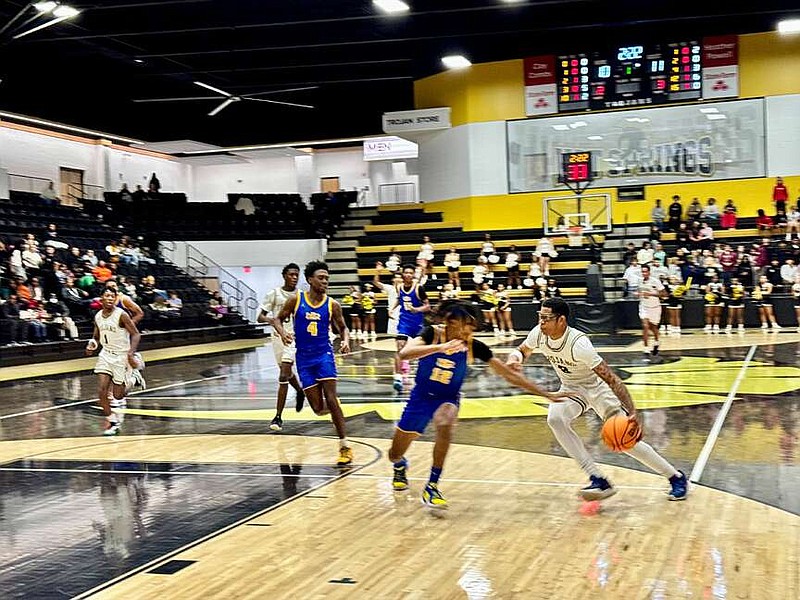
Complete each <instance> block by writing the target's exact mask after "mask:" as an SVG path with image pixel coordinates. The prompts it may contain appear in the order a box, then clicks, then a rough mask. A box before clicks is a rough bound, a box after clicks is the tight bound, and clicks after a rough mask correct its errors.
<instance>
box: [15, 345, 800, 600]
mask: <svg viewBox="0 0 800 600" xmlns="http://www.w3.org/2000/svg"><path fill="white" fill-rule="evenodd" d="M518 341H519V340H516V341H508V340H507V341H494V340H493V347H494V348H495V351H496V352H497V353H498V354H500V355H502V354H503V353H504V352H508V351H509V350H510V349H511V348H513V346H514V344H515V343H516V342H518ZM594 341H595V343H596V345H597V346H598V348H599V350H600V352H601V353H602V354H603V355H604V356H605V357H606V358H607V360H608V361H609V363H610V364H611V365H612V366H613V367H614V368H615V369H616V370H617V372H618V373H619V374H620V375H621V376H622V377H623V378H624V379H625V381H626V383H627V384H628V386H629V388H630V389H631V392H632V394H633V396H634V398H635V400H636V402H637V404H638V406H639V407H640V408H641V409H642V410H643V415H644V420H645V428H646V431H647V439H648V441H650V442H651V443H652V444H653V445H654V446H655V447H656V448H657V449H658V450H659V451H660V452H661V453H662V454H663V455H664V456H665V457H666V458H667V459H668V460H670V461H672V462H673V463H675V464H676V465H677V466H678V467H679V468H681V469H683V470H685V471H686V472H687V473H688V472H691V471H692V470H693V469H697V468H698V457H700V456H701V455H703V453H704V452H703V449H704V446H705V445H706V442H707V439H708V437H709V433H710V432H711V431H712V429H713V428H714V424H715V422H716V421H717V417H718V416H719V414H720V410H721V408H722V407H723V406H725V401H726V399H728V397H729V396H731V400H732V402H730V403H729V404H730V406H729V407H728V408H729V412H728V413H727V416H726V418H725V419H724V421H723V422H722V427H721V429H720V430H719V435H718V437H717V438H716V443H715V444H714V445H713V448H711V449H710V452H708V453H706V456H705V457H704V458H703V461H705V462H704V464H705V466H704V468H702V473H701V474H700V477H699V482H698V483H696V484H695V485H694V486H693V488H692V492H691V494H690V497H689V499H688V500H687V501H686V502H683V503H673V502H668V501H667V500H666V495H665V492H666V489H667V485H666V481H665V480H664V479H662V478H661V477H659V476H657V475H653V474H651V473H649V472H645V471H644V470H643V469H642V467H641V466H640V465H639V464H638V463H636V462H634V461H632V460H631V459H629V458H628V457H626V456H623V455H618V454H614V453H612V452H610V451H608V450H606V449H605V448H604V447H603V445H602V443H601V442H600V441H599V425H600V423H599V421H598V420H597V419H596V418H595V417H594V416H593V415H587V416H584V417H581V418H579V419H578V420H577V421H576V423H575V428H576V431H577V432H578V433H579V435H581V436H582V437H583V439H584V440H585V441H586V443H587V446H588V447H589V448H590V449H591V451H592V452H593V453H594V454H595V455H596V456H597V457H598V460H599V461H601V462H602V463H604V464H606V465H608V469H609V472H610V473H611V475H612V478H613V480H614V482H615V484H617V485H618V486H619V487H620V492H619V493H618V494H617V495H616V496H614V497H613V498H611V499H609V500H607V501H604V502H603V503H602V505H601V506H600V507H599V510H597V509H598V507H597V506H596V505H592V504H586V503H583V502H581V501H579V500H578V499H577V498H576V496H575V491H576V490H577V489H578V487H580V486H582V485H585V482H584V476H583V474H582V472H581V471H580V469H579V468H578V467H577V465H575V464H574V463H573V462H572V461H571V460H570V459H568V458H566V457H565V455H564V453H563V451H562V450H561V449H560V447H559V446H558V444H557V443H556V442H555V440H554V438H553V436H552V434H551V432H550V430H549V428H548V427H547V424H546V420H545V415H546V406H544V405H543V404H541V403H538V402H536V401H535V399H534V398H532V397H530V396H527V395H524V394H517V392H516V391H514V390H513V389H511V388H509V387H508V386H507V385H505V383H504V382H503V381H502V380H501V379H499V378H497V377H496V376H494V375H491V374H490V373H488V372H487V371H486V370H485V369H484V368H483V367H482V366H480V365H476V366H475V367H474V369H473V371H472V372H471V374H470V376H469V379H468V381H467V384H466V385H465V389H464V391H465V394H466V399H465V401H464V404H463V407H462V412H461V421H460V423H459V426H458V428H457V430H456V437H455V442H456V445H454V447H453V448H452V449H451V452H450V455H449V456H448V462H447V464H446V467H445V471H444V474H443V478H442V484H441V487H442V490H443V491H444V492H445V494H446V495H447V497H448V500H449V501H450V508H449V510H448V511H446V513H445V514H440V513H431V512H430V511H429V510H427V509H425V507H423V506H422V505H421V504H420V502H419V494H420V492H421V489H422V486H423V485H424V481H425V478H426V476H427V470H428V468H429V465H430V454H431V443H430V442H431V440H432V436H431V434H430V432H429V433H427V434H426V435H425V436H423V437H422V438H421V439H420V441H418V442H415V444H414V445H412V448H411V451H410V452H409V459H410V461H411V469H410V475H411V477H412V480H411V489H410V490H409V491H407V492H402V493H397V492H393V491H392V489H391V483H390V475H391V468H390V465H389V463H388V461H387V459H386V451H387V449H388V445H389V438H390V437H391V435H392V432H393V423H394V420H395V419H396V418H397V416H398V415H399V413H400V411H401V410H402V406H403V399H404V398H405V397H407V392H408V390H406V391H405V392H404V393H403V394H402V395H401V396H399V397H398V396H395V395H394V393H393V392H392V391H391V369H390V362H389V361H390V358H391V349H392V346H393V344H392V342H391V341H390V340H379V341H378V342H376V343H369V344H365V345H362V346H357V347H356V348H354V350H355V353H354V354H353V355H351V356H349V357H343V358H342V359H341V361H340V365H339V369H340V375H341V380H340V396H341V398H342V403H343V406H344V410H345V415H346V416H347V424H348V429H349V435H350V436H351V438H352V439H353V440H354V450H355V463H354V465H353V466H352V467H351V468H348V469H344V470H342V469H337V468H336V467H334V465H333V462H334V460H335V455H336V442H335V440H334V439H333V438H332V437H331V434H332V427H331V425H330V423H329V421H328V420H327V419H326V418H318V417H315V416H314V415H313V414H312V413H311V412H310V411H309V410H308V408H305V409H304V410H303V411H302V412H300V413H295V412H294V409H293V405H294V401H293V397H292V396H290V401H289V403H288V407H287V409H286V411H285V413H284V419H285V422H284V431H283V432H282V433H280V434H275V433H270V432H269V429H268V425H269V421H270V419H271V418H272V416H273V415H274V405H275V400H274V394H275V390H276V383H275V366H274V359H273V357H272V352H271V349H270V348H268V347H263V348H259V349H255V350H243V351H241V352H233V353H226V354H220V355H215V354H213V352H212V353H210V354H204V355H201V356H190V357H185V358H176V357H175V356H174V355H169V356H167V357H166V358H165V359H164V360H163V361H153V362H151V363H150V364H149V366H148V370H147V376H148V384H149V387H148V390H146V391H145V392H143V393H136V394H134V395H132V396H131V398H130V401H129V409H128V413H127V415H126V420H125V425H124V429H123V435H121V436H118V437H116V438H112V439H104V438H102V437H100V436H99V435H98V434H99V425H100V423H99V417H98V412H97V409H96V407H95V406H94V404H95V403H94V400H93V398H92V396H93V394H94V387H95V382H94V377H93V376H92V375H91V373H90V372H88V371H80V372H77V373H64V374H60V375H59V374H52V373H51V372H48V373H47V374H46V376H45V374H42V375H40V376H39V377H40V378H38V379H37V378H35V377H36V374H35V373H31V375H32V376H33V377H29V378H26V379H19V380H16V381H14V382H8V383H5V384H2V387H0V540H2V543H0V596H2V597H9V598H15V597H20V598H26V597H29V598H39V597H41V598H67V597H109V598H122V597H125V598H131V597H133V598H156V597H157V598H200V597H207V598H265V597H269V598H283V597H286V598H289V597H291V598H338V597H342V598H344V597H347V598H470V599H472V598H555V599H561V598H564V599H579V598H597V597H604V598H605V597H608V598H618V597H620V596H622V595H626V596H629V597H632V598H706V597H708V598H754V599H761V598H776V599H779V598H780V599H783V598H796V597H797V596H798V590H800V466H798V465H800V460H798V454H800V451H798V442H799V441H800V419H798V417H800V399H799V398H798V390H800V359H798V353H799V351H800V336H798V335H797V334H796V333H793V332H789V331H785V332H781V333H778V334H775V333H769V334H762V333H761V332H760V331H759V332H749V333H747V334H745V335H742V336H739V335H738V334H735V335H732V336H727V335H724V334H722V335H703V334H691V335H683V336H681V337H680V338H674V337H670V338H667V339H666V340H665V343H664V344H663V347H664V352H663V357H662V358H661V359H660V360H657V361H646V360H644V358H643V356H642V354H641V348H640V344H639V342H638V339H637V338H636V336H635V335H634V334H633V332H630V333H628V334H622V335H619V336H613V337H612V336H599V337H596V338H594ZM64 370H69V369H68V367H67V366H65V368H64ZM526 374H527V375H528V376H530V377H532V378H535V379H537V380H540V381H542V382H544V383H546V384H547V385H550V386H553V385H555V375H554V373H553V372H552V370H551V368H550V367H549V365H547V364H546V363H545V362H544V361H542V360H541V357H534V359H532V360H531V361H530V363H529V365H528V366H527V367H526ZM0 379H2V373H0ZM734 388H735V393H734V394H731V390H732V389H734Z"/></svg>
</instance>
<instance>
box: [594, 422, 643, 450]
mask: <svg viewBox="0 0 800 600" xmlns="http://www.w3.org/2000/svg"><path fill="white" fill-rule="evenodd" d="M641 438H642V430H641V429H640V428H639V425H637V424H636V422H635V421H631V420H630V419H629V418H628V417H627V416H625V415H616V416H614V417H611V418H610V419H608V420H607V421H606V422H605V423H603V442H605V444H606V446H608V447H609V448H611V449H612V450H613V451H614V452H625V451H626V450H630V449H631V448H633V447H634V446H635V445H636V442H638V441H639V440H640V439H641Z"/></svg>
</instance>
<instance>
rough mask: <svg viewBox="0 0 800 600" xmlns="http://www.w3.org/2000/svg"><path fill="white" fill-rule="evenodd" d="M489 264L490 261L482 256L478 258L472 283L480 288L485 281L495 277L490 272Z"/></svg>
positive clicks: (473, 271)
mask: <svg viewBox="0 0 800 600" xmlns="http://www.w3.org/2000/svg"><path fill="white" fill-rule="evenodd" d="M488 264H489V261H488V259H487V258H486V257H485V256H483V255H481V256H479V257H478V264H477V265H475V268H473V269H472V281H474V282H475V283H476V284H477V285H478V286H479V287H480V285H481V284H482V283H483V281H484V279H491V278H492V277H494V275H493V274H492V272H491V271H490V270H489V267H488Z"/></svg>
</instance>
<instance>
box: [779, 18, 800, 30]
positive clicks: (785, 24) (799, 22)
mask: <svg viewBox="0 0 800 600" xmlns="http://www.w3.org/2000/svg"><path fill="white" fill-rule="evenodd" d="M778 33H800V19H784V20H783V21H778Z"/></svg>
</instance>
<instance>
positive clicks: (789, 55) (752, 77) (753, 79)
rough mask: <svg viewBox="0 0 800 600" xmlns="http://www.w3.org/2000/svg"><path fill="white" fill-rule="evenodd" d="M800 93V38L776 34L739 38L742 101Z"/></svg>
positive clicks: (757, 34) (740, 93) (756, 34)
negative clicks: (744, 99)
mask: <svg viewBox="0 0 800 600" xmlns="http://www.w3.org/2000/svg"><path fill="white" fill-rule="evenodd" d="M798 93H800V35H796V34H795V35H781V34H779V33H775V32H769V33H754V34H751V35H740V36H739V95H740V96H741V97H742V98H758V97H761V96H780V95H782V94H798Z"/></svg>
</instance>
